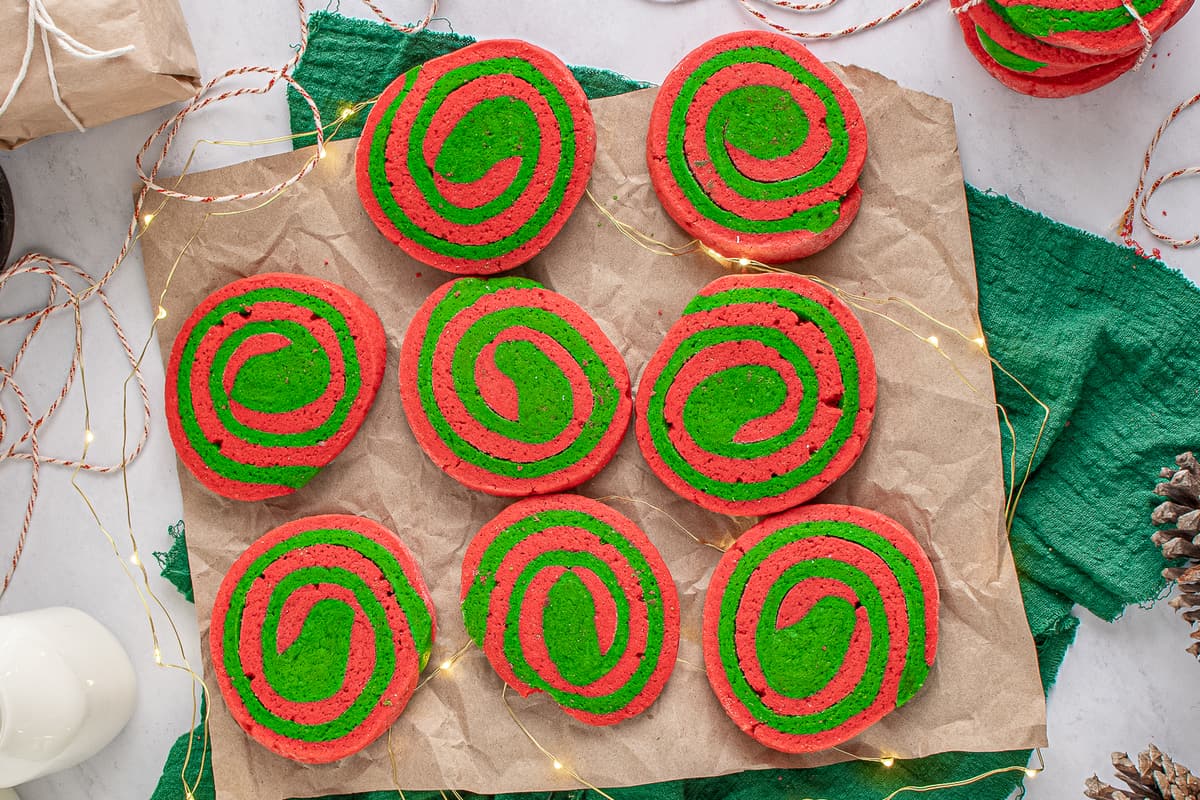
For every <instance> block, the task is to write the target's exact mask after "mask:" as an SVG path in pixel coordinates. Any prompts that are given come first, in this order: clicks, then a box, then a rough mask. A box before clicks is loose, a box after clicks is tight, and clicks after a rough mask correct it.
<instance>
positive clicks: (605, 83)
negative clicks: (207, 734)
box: [152, 12, 1200, 800]
mask: <svg viewBox="0 0 1200 800" xmlns="http://www.w3.org/2000/svg"><path fill="white" fill-rule="evenodd" d="M472 41H473V40H472V39H470V38H469V37H465V36H458V35H454V34H444V33H434V32H428V31H427V32H423V33H421V34H418V35H415V36H411V35H406V34H400V33H397V32H396V31H393V30H392V29H390V28H388V27H387V26H385V25H381V24H378V23H373V22H367V21H363V20H356V19H349V18H347V17H342V16H340V15H337V14H331V13H326V12H319V13H317V14H314V15H313V16H312V34H311V38H310V40H309V47H308V50H307V51H306V52H305V55H304V59H303V60H302V61H301V62H300V65H299V67H298V69H297V72H296V77H297V79H298V80H299V82H300V83H301V84H302V85H303V86H304V87H305V89H306V90H307V91H308V92H309V93H310V94H311V95H312V96H313V98H314V100H315V101H316V102H317V104H318V107H319V108H320V110H321V113H322V118H323V119H324V120H325V121H330V120H333V119H335V118H336V117H337V115H338V113H339V112H340V109H341V108H344V107H345V106H346V105H347V104H354V103H357V102H360V101H363V100H367V99H369V98H371V97H374V96H375V95H377V94H379V93H380V92H382V91H383V89H384V88H385V87H386V86H387V84H388V83H390V82H391V81H392V80H393V79H394V78H395V77H396V76H397V75H399V74H401V73H403V72H404V71H406V70H407V69H409V68H410V67H412V66H414V65H416V64H419V63H421V62H423V61H425V60H426V59H428V58H432V57H434V56H437V55H441V54H443V53H446V52H450V51H452V50H455V49H458V48H459V47H463V46H465V45H467V44H469V43H471V42H472ZM574 71H575V74H576V76H577V77H578V78H579V79H580V82H581V83H582V84H583V86H584V88H585V90H586V91H587V93H588V96H589V97H605V96H609V95H614V94H620V93H622V92H626V91H632V90H634V89H638V88H642V87H643V84H640V83H638V82H635V81H632V80H629V79H627V78H623V77H621V76H619V75H616V74H614V73H611V72H605V71H602V70H595V69H591V68H587V67H576V68H574ZM289 103H290V107H291V119H292V129H293V131H296V132H299V131H306V130H312V129H313V120H312V115H311V112H310V111H309V109H308V106H307V105H306V104H305V103H304V101H303V99H302V98H300V96H299V95H298V94H297V93H296V92H295V91H294V90H291V91H290V95H289ZM362 116H363V115H357V116H356V118H355V119H352V120H350V121H348V122H347V124H346V125H344V126H342V128H341V129H340V130H339V131H338V134H337V137H338V138H345V137H354V136H358V135H359V133H360V132H361V130H362V122H361V120H362ZM311 143H312V139H311V138H307V140H304V139H301V140H298V141H297V146H303V145H305V144H311ZM967 205H968V208H969V211H970V218H971V232H972V236H973V239H974V243H975V265H976V270H977V273H978V278H979V311H980V316H981V318H982V320H983V324H984V330H985V331H986V332H987V336H988V343H989V348H990V350H991V352H992V354H993V355H995V356H996V357H997V358H998V359H999V360H1000V361H1001V362H1002V363H1003V364H1004V365H1005V367H1006V368H1007V369H1008V370H1009V371H1010V372H1012V373H1013V374H1014V375H1016V376H1018V377H1019V378H1020V379H1021V380H1022V381H1024V382H1025V383H1026V385H1028V386H1029V387H1030V388H1031V389H1032V390H1033V391H1034V392H1035V393H1036V394H1037V395H1038V396H1040V397H1041V399H1042V400H1043V401H1045V402H1046V403H1047V404H1049V405H1050V407H1051V409H1052V414H1051V417H1050V421H1049V423H1048V425H1047V427H1046V430H1045V432H1044V435H1043V437H1042V441H1041V446H1040V449H1039V452H1038V456H1037V460H1036V461H1035V463H1034V471H1033V473H1032V475H1031V477H1030V480H1029V483H1028V485H1027V486H1026V487H1025V490H1024V494H1023V497H1022V501H1021V504H1020V507H1019V509H1018V514H1017V517H1016V520H1015V522H1014V525H1013V529H1012V535H1011V542H1012V548H1013V557H1014V559H1015V561H1016V564H1017V570H1018V575H1019V577H1020V580H1021V591H1022V595H1023V596H1024V600H1025V612H1026V615H1027V616H1028V618H1029V626H1030V629H1031V630H1032V631H1033V635H1034V640H1035V642H1036V644H1037V649H1038V659H1039V664H1040V667H1041V674H1042V683H1043V685H1044V687H1045V688H1046V689H1047V690H1049V688H1050V686H1051V684H1052V683H1053V681H1054V677H1055V675H1056V674H1057V672H1058V667H1059V665H1060V664H1061V663H1062V660H1063V657H1064V656H1065V655H1066V651H1067V648H1068V647H1069V646H1070V644H1071V642H1072V641H1073V640H1074V636H1075V629H1076V627H1077V626H1078V624H1079V621H1078V619H1076V618H1075V617H1074V616H1072V614H1071V609H1072V607H1073V606H1074V605H1075V604H1076V603H1078V604H1080V605H1082V606H1084V607H1085V608H1087V609H1089V610H1091V611H1092V612H1093V613H1095V614H1097V615H1099V616H1101V617H1103V618H1105V619H1109V620H1111V619H1114V618H1116V617H1117V616H1118V615H1120V614H1121V612H1122V611H1123V609H1124V608H1125V607H1126V606H1127V605H1129V604H1131V603H1139V602H1144V601H1147V600H1151V599H1153V598H1154V597H1156V596H1157V595H1158V593H1159V592H1160V590H1161V589H1162V586H1163V581H1162V577H1161V574H1160V573H1161V570H1162V566H1163V562H1162V560H1161V557H1160V555H1159V553H1158V551H1157V550H1156V549H1155V548H1154V546H1153V545H1152V544H1151V542H1150V539H1149V536H1148V533H1149V530H1150V526H1149V521H1148V514H1149V510H1150V507H1151V497H1152V495H1151V493H1150V491H1149V488H1150V487H1151V486H1152V485H1153V483H1154V476H1155V475H1156V474H1157V472H1158V469H1159V467H1161V466H1163V465H1166V464H1170V463H1172V462H1171V459H1172V458H1173V456H1174V455H1175V453H1176V452H1178V451H1179V450H1180V449H1181V448H1182V447H1184V446H1186V445H1189V444H1191V443H1194V442H1196V441H1200V415H1196V414H1193V413H1192V412H1191V409H1192V408H1193V407H1194V405H1195V396H1194V389H1192V388H1190V384H1188V383H1187V382H1184V381H1181V380H1179V379H1178V378H1177V376H1179V375H1183V374H1186V372H1185V369H1186V368H1187V367H1189V366H1191V365H1192V364H1194V363H1196V362H1197V360H1200V345H1197V344H1195V343H1194V342H1195V338H1194V337H1178V338H1176V337H1171V335H1170V334H1171V333H1172V332H1174V331H1177V330H1184V331H1190V330H1196V329H1197V326H1198V325H1200V292H1198V291H1197V289H1196V287H1195V286H1193V285H1192V284H1191V283H1189V282H1188V281H1187V280H1186V279H1185V278H1183V277H1182V276H1181V275H1180V274H1179V273H1177V272H1175V271H1173V270H1171V269H1170V268H1168V267H1166V266H1164V265H1163V264H1161V263H1159V262H1154V261H1147V260H1145V259H1143V258H1141V257H1139V256H1137V255H1136V254H1135V253H1133V252H1132V251H1131V250H1128V249H1126V248H1122V247H1118V246H1116V245H1114V244H1112V243H1111V242H1107V241H1105V240H1103V239H1100V238H1098V237H1095V236H1092V235H1090V234H1087V233H1084V232H1083V231H1079V230H1075V229H1073V228H1068V227H1066V226H1064V225H1061V224H1059V223H1057V222H1054V221H1053V220H1050V219H1047V218H1046V217H1043V216H1040V215H1038V214H1035V213H1033V212H1031V211H1029V210H1027V209H1025V208H1022V207H1021V206H1018V205H1016V204H1015V203H1012V202H1010V201H1009V200H1008V199H1006V198H1003V197H998V196H995V195H992V194H987V193H984V192H980V191H978V190H976V189H973V188H971V187H970V186H968V187H967ZM996 393H997V399H998V401H999V402H1000V403H1001V404H1003V405H1004V406H1005V407H1006V408H1007V409H1008V412H1009V415H1010V419H1011V421H1012V424H1013V426H1014V428H1015V430H1016V432H1017V445H1018V446H1017V453H1016V458H1015V460H1016V465H1017V474H1018V475H1020V474H1022V473H1023V471H1024V468H1025V465H1026V464H1027V463H1028V461H1029V453H1030V451H1031V446H1032V442H1033V439H1034V437H1035V436H1036V434H1037V431H1038V428H1039V426H1040V425H1041V423H1042V412H1041V409H1040V408H1039V407H1037V406H1036V405H1035V404H1033V403H1032V402H1030V401H1029V399H1028V397H1026V396H1025V395H1024V394H1023V393H1022V392H1021V390H1020V389H1019V388H1018V387H1017V386H1015V385H1014V384H1013V383H1012V382H1011V381H1009V380H1008V379H1006V378H1004V377H1003V376H1002V375H1000V374H997V376H996ZM1008 449H1009V442H1007V441H1006V442H1005V458H1006V466H1008V462H1007V459H1008ZM1006 476H1007V470H1006ZM174 550H175V549H174V548H173V552H174ZM183 558H184V559H185V560H186V553H184V554H183ZM172 563H174V566H175V569H174V570H173V574H174V575H175V577H176V578H177V579H178V577H179V575H180V571H179V569H178V567H179V564H178V563H176V562H172ZM183 566H184V569H183V573H182V574H186V563H185V564H184V565H183ZM187 739H188V736H187V735H186V734H185V735H184V736H183V737H181V738H180V740H179V742H177V743H176V745H175V747H174V748H173V749H172V751H171V754H170V757H169V758H168V761H167V765H166V767H165V768H164V773H163V778H162V780H161V781H160V783H159V786H158V788H157V789H156V790H155V793H154V795H153V797H152V800H184V798H183V790H182V786H181V781H180V777H179V776H180V769H181V766H182V759H183V753H184V752H185V749H186V745H187ZM1028 758H1029V751H1014V752H1004V753H943V754H940V755H937V756H933V757H930V758H924V759H918V760H913V761H904V762H898V763H896V765H895V766H894V767H892V768H891V769H885V768H883V767H880V766H879V765H877V764H874V763H863V762H850V763H846V764H835V765H832V766H828V767H821V768H817V769H808V770H762V771H754V772H743V773H740V774H737V775H730V776H723V777H718V778H704V779H695V780H686V781H671V782H668V783H660V784H652V785H648V786H642V787H635V788H630V789H614V790H612V791H611V792H610V794H612V796H613V797H615V798H617V799H618V800H761V799H762V798H767V799H773V798H779V800H782V799H783V798H804V797H814V798H829V799H830V800H834V799H835V798H836V800H879V799H880V798H882V797H884V796H885V795H887V794H888V793H890V792H891V791H893V790H895V789H897V788H899V787H901V786H905V785H913V784H928V783H945V782H949V781H954V780H959V779H962V778H969V777H972V776H975V775H978V774H981V773H983V772H986V771H988V770H991V769H995V768H998V767H1004V766H1013V765H1024V764H1025V763H1027V760H1028ZM205 764H206V765H207V764H208V762H207V760H206V761H205ZM200 778H201V782H200V785H199V789H198V791H197V792H196V794H195V798H196V800H212V798H213V797H214V791H213V787H212V773H211V769H207V770H206V771H205V773H204V774H203V775H202V776H200ZM1020 779H1021V773H1020V772H1011V773H1005V774H1002V775H999V776H995V777H993V778H989V779H987V780H986V781H983V782H981V783H977V784H973V785H971V786H967V787H963V788H959V789H953V790H944V791H942V792H939V794H938V797H939V800H942V799H943V798H945V800H1003V798H1005V797H1007V796H1008V794H1009V793H1010V792H1011V791H1012V790H1013V789H1014V788H1015V787H1016V785H1017V784H1018V783H1019V782H1020ZM405 794H406V796H407V797H409V798H412V800H440V798H442V795H441V793H439V792H406V793H405ZM463 796H464V797H478V795H472V794H467V793H463ZM395 797H396V793H395V792H394V791H389V792H372V793H368V794H359V795H343V796H339V797H337V798H326V800H350V799H351V798H353V800H383V798H389V800H391V798H395ZM496 797H497V798H498V800H507V799H508V798H513V799H514V800H515V799H516V798H527V800H546V799H547V797H548V795H547V794H546V793H545V792H538V793H535V794H530V795H497V796H496ZM549 797H559V798H573V799H574V798H585V797H587V798H588V799H589V800H597V798H596V797H595V796H594V793H592V792H587V791H577V792H559V793H552V794H551V795H549Z"/></svg>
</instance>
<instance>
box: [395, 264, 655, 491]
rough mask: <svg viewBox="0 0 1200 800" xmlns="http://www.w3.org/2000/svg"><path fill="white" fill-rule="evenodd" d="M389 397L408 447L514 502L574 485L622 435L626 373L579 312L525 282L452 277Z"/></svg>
mask: <svg viewBox="0 0 1200 800" xmlns="http://www.w3.org/2000/svg"><path fill="white" fill-rule="evenodd" d="M400 398H401V400H402V401H403V403H404V413H405V415H406V416H407V417H408V422H409V425H410V427H411V428H412V431H413V435H414V436H415V437H416V439H417V442H418V444H420V445H421V448H422V449H423V450H424V451H425V452H426V454H428V456H429V457H430V459H432V460H433V462H434V463H435V464H437V465H438V466H439V467H441V469H443V470H444V471H445V472H446V473H447V474H448V475H450V476H451V477H452V478H454V479H455V480H457V481H459V482H460V483H462V484H463V485H465V486H468V487H470V488H472V489H476V490H479V491H483V492H487V493H488V494H493V495H500V496H505V497H521V496H524V495H530V494H546V493H549V492H557V491H563V490H564V489H569V488H571V487H574V486H578V485H579V484H580V483H583V482H584V481H585V480H587V479H589V478H591V477H592V476H594V475H595V474H596V473H598V472H599V471H600V470H601V469H603V468H604V466H605V465H606V464H607V463H608V462H609V460H611V459H612V457H613V455H614V454H615V453H616V451H617V448H618V447H619V446H620V444H621V439H622V437H623V436H624V435H625V430H626V428H627V427H628V425H629V414H630V409H631V407H632V405H633V404H632V401H631V399H630V391H629V373H628V372H627V371H626V369H625V362H624V360H623V359H622V358H621V354H620V352H619V351H618V350H617V348H616V347H614V346H613V344H612V342H611V341H609V339H608V337H607V336H605V335H604V332H603V331H601V330H600V328H599V326H598V325H597V324H596V323H595V322H594V321H593V320H592V318H591V317H589V316H588V314H587V312H585V311H584V310H583V309H582V308H580V307H579V306H578V305H576V304H575V303H573V302H571V301H570V300H568V299H567V298H566V297H563V296H562V295H560V294H557V293H556V292H552V291H550V290H549V289H546V288H545V287H543V286H542V285H541V284H539V283H537V282H536V281H532V280H529V279H528V278H516V277H498V278H486V279H484V278H459V279H458V280H454V281H450V282H449V283H447V284H445V285H444V286H442V287H441V288H439V289H438V290H437V291H435V292H434V293H433V294H432V295H430V296H429V298H428V299H427V300H426V301H425V302H424V303H423V304H422V305H421V307H420V308H419V309H418V310H417V313H416V316H415V317H414V318H413V321H412V323H411V324H410V325H409V328H408V332H407V333H406V334H405V337H404V345H403V347H402V348H401V352H400Z"/></svg>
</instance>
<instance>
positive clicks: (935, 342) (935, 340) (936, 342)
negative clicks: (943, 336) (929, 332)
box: [925, 336, 941, 347]
mask: <svg viewBox="0 0 1200 800" xmlns="http://www.w3.org/2000/svg"><path fill="white" fill-rule="evenodd" d="M925 341H927V342H929V343H930V344H931V345H933V346H934V347H937V346H938V345H939V344H941V342H940V341H939V340H938V337H936V336H930V337H929V338H928V339H926V340H925Z"/></svg>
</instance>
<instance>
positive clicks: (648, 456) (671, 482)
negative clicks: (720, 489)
mask: <svg viewBox="0 0 1200 800" xmlns="http://www.w3.org/2000/svg"><path fill="white" fill-rule="evenodd" d="M739 286H751V287H753V286H767V287H771V288H780V289H785V290H788V291H793V292H796V293H798V294H803V295H805V296H807V297H812V298H813V299H815V300H817V301H818V302H820V303H821V304H822V305H823V306H825V307H826V308H828V309H829V310H830V312H831V313H832V314H833V315H834V316H835V317H837V319H838V321H839V322H840V323H841V324H842V327H843V329H845V330H846V333H847V335H849V336H850V338H851V340H852V341H853V342H854V344H855V347H854V354H855V360H856V361H857V362H858V372H859V410H858V418H857V419H856V421H855V424H854V429H853V432H852V433H851V435H850V438H849V439H847V440H846V443H845V444H844V445H843V446H842V448H841V449H840V450H839V451H838V453H837V455H835V456H834V457H833V459H832V460H831V461H830V462H829V464H828V465H827V466H826V467H825V469H824V470H822V471H821V473H820V474H818V475H816V476H814V477H813V478H810V479H809V480H807V481H805V482H803V483H801V484H799V485H797V486H795V487H793V488H792V489H790V490H788V491H787V492H784V493H783V494H778V495H773V496H770V497H764V498H760V499H758V500H726V499H724V498H720V497H716V496H714V495H711V494H708V493H706V492H702V491H700V490H699V489H696V488H695V487H693V486H692V485H691V484H689V483H687V482H686V481H684V480H683V478H681V477H679V475H678V474H676V473H675V471H674V470H672V469H671V468H670V467H669V466H667V464H666V462H665V461H663V459H662V457H661V456H659V454H658V450H657V448H656V447H655V445H654V441H653V439H652V437H651V436H650V430H649V427H648V423H647V421H646V420H647V417H648V411H649V405H650V394H651V391H652V388H653V386H654V384H655V383H656V382H657V381H658V377H659V375H660V374H661V373H662V370H663V367H665V366H666V365H667V362H668V361H670V359H671V356H672V355H673V354H674V352H675V351H676V350H677V349H678V347H679V344H680V341H681V340H682V329H681V326H680V325H679V321H678V320H677V321H676V323H675V324H674V325H672V326H671V328H670V330H668V331H667V336H666V338H665V339H664V340H663V342H662V344H660V345H659V346H658V348H657V349H656V350H655V351H654V355H653V356H651V357H650V361H649V362H648V363H647V364H646V368H645V369H644V370H643V371H642V376H641V378H640V379H639V381H638V386H637V394H636V396H635V397H634V433H635V436H636V438H637V442H638V448H639V449H640V450H641V452H642V457H643V458H644V459H645V461H646V464H647V465H648V466H649V467H650V470H651V471H652V472H653V473H654V474H655V475H656V476H657V477H658V479H659V480H660V481H662V482H663V484H664V485H666V487H667V488H668V489H670V490H671V491H673V492H675V494H677V495H679V496H680V497H682V498H683V499H685V500H688V501H689V502H692V503H695V504H696V505H698V506H700V507H701V508H705V509H707V510H709V511H714V512H717V513H720V514H732V515H738V516H760V515H764V514H774V513H777V512H780V511H784V510H786V509H788V508H791V507H793V506H796V505H799V504H800V503H804V502H807V501H809V500H811V499H812V498H814V497H816V496H817V495H818V494H820V493H821V492H823V491H825V489H827V488H829V486H830V485H831V484H832V483H833V482H834V481H836V480H837V479H838V478H840V477H841V476H842V475H844V474H845V473H846V472H847V471H849V470H850V468H851V467H852V466H854V464H855V462H856V461H857V460H858V458H859V456H861V455H862V451H863V449H864V448H865V447H866V445H867V441H868V440H869V439H870V435H871V426H872V423H873V422H874V419H875V404H876V400H877V395H878V378H877V376H876V374H875V354H874V351H873V350H872V349H871V344H870V342H869V341H868V339H867V334H866V331H865V330H864V329H863V327H862V324H861V323H860V322H859V321H858V318H857V317H855V316H854V313H853V312H852V311H851V310H850V309H849V307H848V306H846V304H845V303H843V302H841V301H840V300H838V299H837V298H836V297H834V296H833V294H832V293H830V292H829V291H828V290H826V289H825V288H824V287H822V286H820V285H819V284H816V283H813V282H812V281H810V280H808V279H807V278H802V277H800V276H799V275H794V274H790V273H765V274H755V275H725V276H723V277H720V278H717V279H716V280H715V281H713V282H711V283H709V284H708V285H707V286H705V287H704V288H703V289H701V290H700V292H699V294H700V295H703V296H711V295H714V294H717V293H719V292H723V291H727V290H729V289H731V288H736V287H739ZM801 289H802V290H801ZM684 316H686V315H684ZM680 319H683V317H681V318H680Z"/></svg>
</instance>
